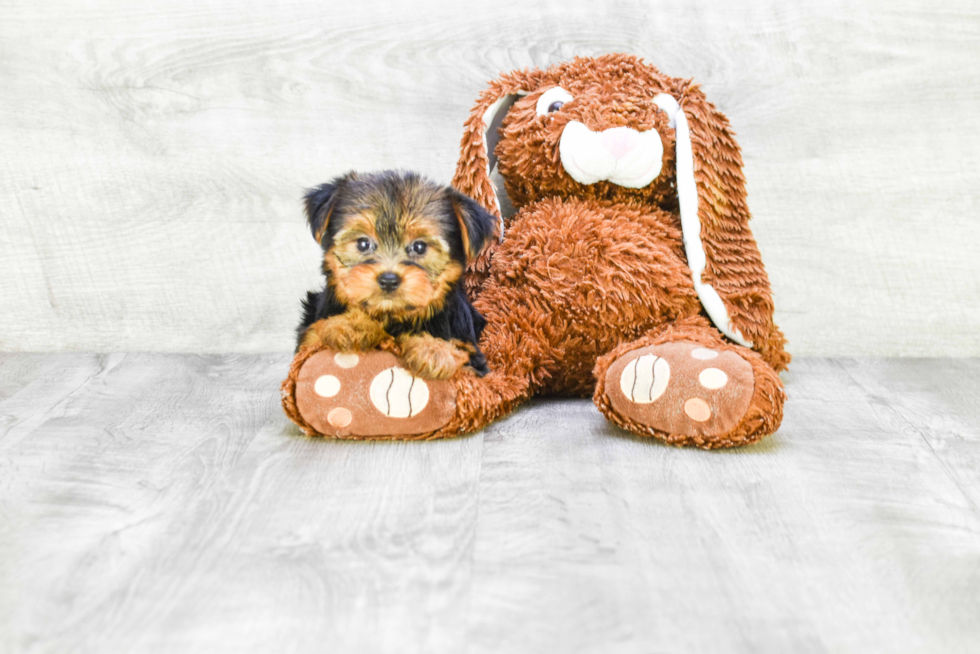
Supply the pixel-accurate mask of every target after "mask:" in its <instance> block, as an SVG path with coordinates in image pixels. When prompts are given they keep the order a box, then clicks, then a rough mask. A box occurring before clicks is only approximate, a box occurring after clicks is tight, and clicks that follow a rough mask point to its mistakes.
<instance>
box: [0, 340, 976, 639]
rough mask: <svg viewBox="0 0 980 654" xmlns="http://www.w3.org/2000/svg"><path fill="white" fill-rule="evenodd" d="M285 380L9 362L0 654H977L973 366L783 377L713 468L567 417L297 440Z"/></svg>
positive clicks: (192, 367)
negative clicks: (443, 432)
mask: <svg viewBox="0 0 980 654" xmlns="http://www.w3.org/2000/svg"><path fill="white" fill-rule="evenodd" d="M287 361H288V356H287V355H279V354H277V355H266V356H254V355H247V356H246V355H232V356H219V355H209V356H187V355H145V354H143V355H80V354H62V355H28V354H5V355H0V525H2V530H0V651H3V652H59V653H61V652H125V653H127V654H131V653H135V652H235V653H239V652H314V651H315V652H331V653H334V652H358V653H360V652H399V654H401V653H404V652H425V653H436V652H462V651H470V652H508V653H512V652H549V653H550V652H562V653H565V652H603V653H608V652H725V651H737V652H794V653H796V652H826V651H834V652H861V653H865V652H967V651H973V652H976V651H978V648H980V620H978V618H977V616H978V615H980V426H978V425H980V400H978V396H980V360H964V359H960V360H894V359H891V360H887V359H886V360H882V359H878V360H867V359H866V360H855V359H835V360H830V359H803V360H798V361H796V362H795V363H794V366H793V369H792V371H791V372H790V373H788V374H787V375H786V376H785V377H786V380H787V383H788V389H789V394H790V401H789V404H788V405H787V412H786V420H785V422H784V424H783V428H782V430H781V431H780V432H779V434H777V435H776V436H775V437H773V438H770V439H768V440H766V441H764V442H763V443H761V444H758V445H756V446H753V447H750V448H746V449H742V450H736V451H727V452H712V453H709V452H701V451H696V450H679V449H674V448H669V447H665V446H662V445H660V444H658V443H655V442H650V441H646V440H640V439H637V438H633V437H630V436H628V435H626V434H625V433H624V432H622V431H619V430H617V429H616V428H614V427H612V426H610V425H607V424H606V423H605V422H604V421H603V420H602V419H601V418H600V417H599V415H598V413H597V412H596V411H595V410H594V409H593V407H592V405H591V404H590V403H589V402H587V401H580V400H574V401H573V400H557V399H544V400H539V401H536V402H534V403H532V404H531V405H529V406H527V407H525V408H524V409H522V410H521V411H519V412H518V413H516V414H515V415H513V416H512V417H510V418H509V419H508V420H505V421H503V422H501V423H499V424H497V425H496V426H494V427H493V428H492V429H489V430H487V431H486V432H484V433H480V434H476V435H473V436H470V437H467V438H461V439H458V440H452V441H443V442H434V443H345V442H331V441H325V440H313V439H309V438H306V437H304V436H301V435H300V434H299V433H298V431H297V430H295V429H294V428H293V427H292V426H291V425H290V423H288V422H287V420H286V418H285V417H284V416H283V414H282V413H281V411H280V409H279V393H278V383H279V380H280V377H282V376H283V374H284V372H285V368H286V365H287Z"/></svg>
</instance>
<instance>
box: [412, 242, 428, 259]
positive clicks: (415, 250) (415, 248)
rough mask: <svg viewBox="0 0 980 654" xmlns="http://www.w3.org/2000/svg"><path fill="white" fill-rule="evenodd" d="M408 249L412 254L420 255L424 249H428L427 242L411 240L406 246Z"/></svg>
mask: <svg viewBox="0 0 980 654" xmlns="http://www.w3.org/2000/svg"><path fill="white" fill-rule="evenodd" d="M408 249H409V250H410V251H411V253H412V254H417V255H419V256H422V255H423V254H425V252H426V250H428V249H429V244H428V243H426V242H425V241H412V244H411V245H409V246H408Z"/></svg>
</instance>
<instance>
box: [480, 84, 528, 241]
mask: <svg viewBox="0 0 980 654" xmlns="http://www.w3.org/2000/svg"><path fill="white" fill-rule="evenodd" d="M525 95H527V91H518V92H516V93H508V94H507V95H503V96H501V97H499V98H497V100H496V101H494V103H493V104H492V105H490V106H489V107H487V110H486V111H485V112H483V151H484V152H486V154H487V179H488V180H489V181H490V185H491V186H493V187H494V193H493V203H494V205H495V206H496V207H497V213H498V214H499V215H500V240H503V238H504V214H503V212H502V211H501V210H500V199H499V198H498V197H497V196H498V195H499V193H498V191H497V188H496V185H495V184H494V182H493V178H492V177H491V176H490V173H492V172H493V168H494V166H496V165H497V155H496V154H495V153H494V150H495V149H496V148H497V143H499V142H500V132H499V130H500V125H501V123H503V122H504V116H506V115H507V111H508V110H509V109H510V108H511V107H512V106H513V104H514V103H515V102H517V101H518V100H520V99H521V97H522V96H525Z"/></svg>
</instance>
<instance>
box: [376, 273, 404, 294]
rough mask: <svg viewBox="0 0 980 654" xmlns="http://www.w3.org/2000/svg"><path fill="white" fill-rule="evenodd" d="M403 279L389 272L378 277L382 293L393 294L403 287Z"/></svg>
mask: <svg viewBox="0 0 980 654" xmlns="http://www.w3.org/2000/svg"><path fill="white" fill-rule="evenodd" d="M401 284H402V278H401V277H399V276H398V275H396V274H395V273H393V272H391V271H388V272H383V273H381V274H380V275H378V286H380V287H381V290H382V291H385V292H391V291H393V290H395V289H396V288H398V287H399V286H401Z"/></svg>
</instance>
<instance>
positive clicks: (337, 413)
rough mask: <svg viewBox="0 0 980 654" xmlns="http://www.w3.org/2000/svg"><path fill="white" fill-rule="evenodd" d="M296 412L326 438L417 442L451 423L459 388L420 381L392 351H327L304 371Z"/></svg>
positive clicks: (311, 360) (310, 361)
mask: <svg viewBox="0 0 980 654" xmlns="http://www.w3.org/2000/svg"><path fill="white" fill-rule="evenodd" d="M296 408H297V409H298V411H299V413H300V415H301V416H302V417H303V419H304V420H306V422H307V423H309V425H310V426H312V427H313V428H314V429H316V431H317V432H319V433H320V434H322V435H324V436H331V437H335V438H399V437H402V438H411V437H413V436H417V435H421V434H427V433H430V432H433V431H436V430H437V429H439V428H440V427H442V426H444V425H445V424H446V423H447V422H449V419H450V418H452V416H453V414H454V412H455V410H456V390H455V388H454V386H453V385H452V384H451V383H450V382H448V381H438V380H432V379H422V378H421V377H415V376H414V375H412V374H411V373H410V372H408V371H407V370H405V368H403V367H402V365H401V362H400V361H399V360H398V357H396V356H395V355H394V354H392V353H391V352H385V351H380V350H372V351H369V352H357V353H341V352H334V351H333V350H321V351H320V352H317V353H316V354H314V355H313V356H311V357H310V358H309V359H307V360H306V362H305V363H304V364H303V367H302V368H300V370H299V375H298V376H297V378H296Z"/></svg>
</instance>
